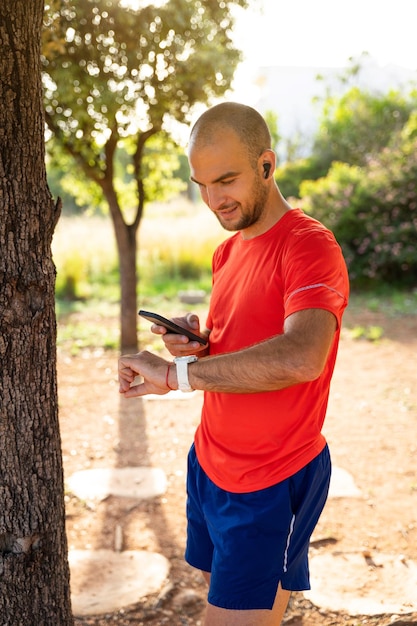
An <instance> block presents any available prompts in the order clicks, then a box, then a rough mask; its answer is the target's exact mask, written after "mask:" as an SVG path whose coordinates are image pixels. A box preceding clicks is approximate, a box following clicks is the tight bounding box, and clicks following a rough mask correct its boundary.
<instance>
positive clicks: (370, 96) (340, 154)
mask: <svg viewBox="0 0 417 626" xmlns="http://www.w3.org/2000/svg"><path fill="white" fill-rule="evenodd" d="M416 106H417V98H416V94H415V93H413V92H412V93H411V94H409V96H408V97H406V96H405V95H403V94H402V93H400V92H398V91H393V90H391V91H389V92H388V93H386V94H379V93H371V92H367V91H362V90H360V89H359V88H358V87H352V88H351V89H349V91H347V92H346V93H345V94H343V95H342V96H341V97H338V98H337V97H334V96H329V97H328V98H327V99H326V100H325V101H324V106H323V112H322V116H321V122H320V127H319V130H318V132H317V135H316V137H315V141H314V145H313V154H314V156H315V159H317V160H318V161H319V162H321V163H322V165H323V166H324V167H327V168H328V167H329V166H330V164H331V163H332V162H333V161H343V162H344V163H349V164H350V165H365V164H366V162H367V160H368V159H369V158H370V157H372V155H374V154H377V153H378V152H379V151H380V150H381V149H382V148H385V147H386V146H389V145H390V143H391V141H392V138H393V137H394V136H395V135H396V133H398V132H399V131H401V129H402V127H403V126H404V124H405V123H406V122H407V120H408V118H409V116H410V114H411V113H412V111H413V110H414V109H415V108H416Z"/></svg>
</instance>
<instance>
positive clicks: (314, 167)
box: [275, 156, 327, 198]
mask: <svg viewBox="0 0 417 626" xmlns="http://www.w3.org/2000/svg"><path fill="white" fill-rule="evenodd" d="M326 173H327V169H326V168H323V166H322V165H321V164H320V163H318V162H317V161H316V160H315V159H314V156H311V157H309V158H305V159H299V160H297V161H288V162H287V163H284V164H283V165H281V166H280V167H278V168H277V170H276V172H275V179H276V181H277V184H278V186H279V188H280V190H281V193H282V194H283V195H284V196H285V197H286V198H299V197H300V186H301V183H302V182H303V181H305V180H316V179H317V178H320V177H321V176H325V175H326Z"/></svg>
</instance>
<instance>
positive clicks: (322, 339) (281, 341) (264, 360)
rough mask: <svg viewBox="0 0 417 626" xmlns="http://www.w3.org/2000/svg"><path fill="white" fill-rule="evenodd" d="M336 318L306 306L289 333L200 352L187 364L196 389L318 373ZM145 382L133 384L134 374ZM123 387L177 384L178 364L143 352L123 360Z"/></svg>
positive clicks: (132, 392) (141, 390)
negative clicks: (221, 350) (214, 352)
mask: <svg viewBox="0 0 417 626" xmlns="http://www.w3.org/2000/svg"><path fill="white" fill-rule="evenodd" d="M336 327H337V321H336V318H335V316H334V315H333V314H332V313H330V312H329V311H325V310H322V309H307V310H304V311H299V312H297V313H293V314H292V315H290V316H289V317H288V318H287V320H286V322H285V325H284V333H283V334H281V335H276V336H275V337H272V338H271V339H267V340H266V341H263V342H261V343H258V344H255V345H253V346H250V347H249V348H244V349H243V350H239V351H237V352H231V353H228V354H219V355H215V356H208V357H204V358H200V359H199V360H198V361H196V362H195V363H191V364H190V365H189V366H188V378H189V381H190V384H191V386H192V387H193V388H194V389H202V390H205V391H219V392H225V393H259V392H263V391H275V390H278V389H283V388H284V387H289V386H290V385H295V384H298V383H302V382H307V381H310V380H314V379H315V378H317V377H318V376H319V375H320V374H321V372H322V371H323V368H324V366H325V363H326V359H327V355H328V353H329V350H330V347H331V345H332V342H333V338H334V333H335V331H336ZM136 375H141V376H143V378H144V382H143V383H142V384H139V385H138V386H137V387H130V385H131V384H132V383H133V380H134V377H135V376H136ZM119 380H120V391H121V393H123V394H124V395H125V397H135V396H141V395H145V394H146V393H167V392H168V390H169V388H173V389H176V388H177V387H178V381H177V377H176V370H175V367H173V366H172V365H171V366H170V365H169V363H168V362H167V361H165V360H164V359H161V358H160V357H158V356H156V355H153V354H150V353H148V352H142V353H140V354H138V355H132V356H128V357H121V359H120V360H119Z"/></svg>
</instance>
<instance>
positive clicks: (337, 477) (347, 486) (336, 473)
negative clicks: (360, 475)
mask: <svg viewBox="0 0 417 626" xmlns="http://www.w3.org/2000/svg"><path fill="white" fill-rule="evenodd" d="M360 497H362V492H361V490H360V489H358V487H357V486H356V484H355V481H354V479H353V476H352V475H351V474H350V473H349V472H348V471H347V470H345V469H343V468H342V467H335V466H333V468H332V477H331V480H330V488H329V498H360Z"/></svg>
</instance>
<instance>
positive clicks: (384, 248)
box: [301, 122, 417, 285]
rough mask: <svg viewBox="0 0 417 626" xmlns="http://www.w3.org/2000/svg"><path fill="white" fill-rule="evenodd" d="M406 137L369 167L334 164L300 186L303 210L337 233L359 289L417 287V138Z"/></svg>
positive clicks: (350, 271)
mask: <svg viewBox="0 0 417 626" xmlns="http://www.w3.org/2000/svg"><path fill="white" fill-rule="evenodd" d="M410 124H411V122H410ZM403 134H405V135H406V137H407V139H406V140H405V141H404V140H403V141H401V143H399V144H398V145H396V146H395V147H392V148H386V149H385V150H383V151H382V152H381V154H380V156H379V157H378V158H376V157H374V159H373V160H372V161H370V163H369V164H368V165H367V166H366V167H358V166H348V165H346V164H340V163H335V164H333V166H332V167H331V169H330V171H329V174H328V176H327V177H326V178H322V179H319V180H318V181H315V182H312V181H306V182H304V183H303V184H302V185H301V194H302V196H303V199H304V203H305V205H304V206H305V208H306V209H307V210H309V211H310V212H311V213H312V215H313V216H315V217H317V218H318V219H320V220H322V221H323V222H324V223H325V224H326V225H328V226H329V227H330V228H331V229H332V230H333V232H334V233H335V235H336V237H337V238H338V240H339V241H340V243H341V245H342V248H343V250H344V253H345V257H346V260H347V263H348V267H349V273H350V276H351V279H352V280H353V282H356V283H357V284H368V283H369V282H377V281H383V282H388V283H394V284H403V285H415V284H417V186H416V180H417V138H414V132H413V131H412V130H411V128H410V127H408V131H407V132H405V133H403ZM409 137H412V139H409Z"/></svg>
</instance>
